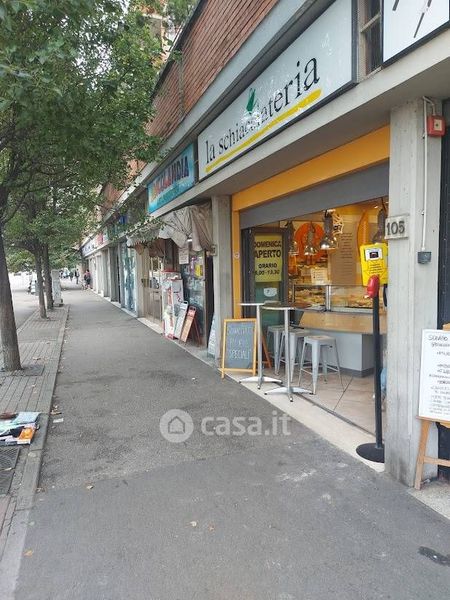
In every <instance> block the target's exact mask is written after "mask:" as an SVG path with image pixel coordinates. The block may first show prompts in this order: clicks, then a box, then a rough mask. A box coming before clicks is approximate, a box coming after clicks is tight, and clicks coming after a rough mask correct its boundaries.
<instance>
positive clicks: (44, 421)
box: [16, 306, 69, 510]
mask: <svg viewBox="0 0 450 600" xmlns="http://www.w3.org/2000/svg"><path fill="white" fill-rule="evenodd" d="M62 311H63V312H64V316H63V318H62V321H61V325H60V327H59V331H58V337H57V338H56V342H55V347H54V349H53V354H52V357H51V359H50V360H49V362H48V364H47V365H46V366H45V374H44V377H45V382H44V385H43V386H42V390H41V393H40V395H39V400H38V409H39V412H40V413H41V416H40V417H39V423H40V427H39V430H38V435H37V436H36V438H37V439H36V440H35V443H34V444H33V445H31V446H30V449H29V451H28V455H27V458H26V462H25V467H24V472H23V476H22V481H21V484H20V489H19V493H18V495H17V504H16V510H25V509H27V508H32V506H33V500H34V494H35V491H36V488H37V483H38V481H39V474H40V471H41V465H42V457H43V453H44V446H45V441H46V439H47V431H48V424H49V421H50V410H51V407H52V398H53V391H54V389H55V383H56V376H57V373H58V367H59V360H60V358H61V352H62V346H63V341H64V332H65V329H66V323H67V318H68V315H69V307H68V306H64V307H62Z"/></svg>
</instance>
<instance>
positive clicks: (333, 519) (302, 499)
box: [16, 286, 450, 600]
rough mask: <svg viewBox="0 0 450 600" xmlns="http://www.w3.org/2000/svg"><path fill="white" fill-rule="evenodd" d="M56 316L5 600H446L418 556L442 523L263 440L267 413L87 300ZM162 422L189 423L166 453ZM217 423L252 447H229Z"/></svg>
mask: <svg viewBox="0 0 450 600" xmlns="http://www.w3.org/2000/svg"><path fill="white" fill-rule="evenodd" d="M64 301H65V303H66V304H70V313H69V320H68V324H67V330H66V338H65V343H64V344H63V353H62V357H61V362H60V370H59V375H58V378H57V384H56V390H55V395H54V405H56V406H57V411H56V412H60V413H61V414H58V416H54V417H53V424H52V425H51V426H50V429H49V435H48V438H47V444H46V449H45V454H44V461H43V469H42V473H41V479H40V483H39V488H38V493H37V495H36V498H35V500H36V501H35V506H34V508H33V509H32V511H31V515H30V519H29V522H28V533H27V537H26V541H25V546H24V549H23V557H22V560H21V568H20V573H19V578H18V583H17V593H16V597H17V598H27V600H50V599H51V600H62V599H64V600H69V599H70V600H91V599H92V600H93V599H105V600H106V599H107V600H116V599H117V600H123V599H124V598H130V599H132V600H141V599H142V600H144V599H145V600H190V599H194V598H195V599H199V600H225V599H227V600H229V599H239V600H263V599H268V600H269V599H270V600H275V599H276V600H306V599H308V600H309V599H311V600H322V599H323V598H328V597H329V598H333V599H339V600H340V599H342V600H344V599H345V600H361V599H364V600H372V599H375V598H392V599H395V600H413V599H414V600H415V599H422V598H430V599H440V598H444V597H447V595H448V590H449V589H450V569H449V568H448V560H447V562H446V561H445V560H441V561H439V560H436V559H430V556H431V558H432V557H433V556H436V557H439V556H441V557H443V559H445V557H446V556H447V555H448V554H449V553H450V542H449V540H450V526H449V523H448V521H447V520H445V519H444V518H442V517H441V516H439V515H438V514H436V513H434V512H433V511H432V510H430V509H428V508H426V507H425V506H424V505H422V504H421V503H420V502H418V501H416V500H415V499H414V498H412V497H411V496H410V495H409V494H408V493H407V490H406V488H404V487H403V486H402V485H400V484H398V483H396V482H394V481H392V480H390V479H389V478H388V477H386V476H383V475H379V474H377V473H375V472H374V471H372V470H371V469H369V468H368V467H366V466H365V465H363V464H362V463H360V462H358V461H356V460H354V459H353V458H351V457H350V456H349V455H347V454H345V453H343V452H341V451H339V450H338V449H336V448H335V447H333V446H331V445H330V444H328V443H327V442H326V441H324V440H322V439H321V438H319V437H318V436H316V435H315V434H314V433H312V432H311V431H310V430H308V429H306V428H305V427H304V426H302V425H300V424H299V423H296V422H289V423H287V425H288V432H289V434H290V435H285V432H284V430H283V428H282V427H281V426H278V427H276V431H275V430H274V428H273V423H274V418H275V419H279V418H280V417H281V415H280V414H278V413H275V414H274V411H273V407H271V405H270V404H268V403H266V402H264V401H262V400H261V398H258V397H257V396H256V395H254V394H253V393H252V392H250V391H248V390H246V389H243V388H242V387H241V386H239V384H237V383H235V382H233V381H231V380H228V379H225V380H224V381H222V380H221V379H220V375H219V373H218V372H217V371H215V370H214V369H212V368H211V367H209V366H207V365H205V364H203V363H202V362H201V361H199V360H197V359H196V358H194V357H192V356H191V355H190V354H189V353H187V352H185V351H184V350H183V349H181V348H179V347H177V345H176V344H174V343H173V342H171V341H168V340H166V339H164V338H162V337H160V336H158V335H157V334H156V333H154V332H153V331H151V330H150V329H148V328H146V327H145V326H144V325H142V324H140V323H139V322H138V321H137V320H136V319H133V318H132V317H130V316H128V315H127V314H125V313H124V312H122V311H121V310H119V309H117V308H116V307H114V306H112V305H111V304H109V303H107V302H106V301H104V300H103V299H101V298H99V297H97V296H96V295H94V294H93V293H92V292H86V291H81V290H78V289H75V287H74V286H72V287H69V289H67V290H66V291H65V292H64ZM170 409H182V410H184V411H186V412H187V413H189V415H190V416H191V417H192V420H193V424H194V431H193V433H192V435H191V436H190V437H189V438H188V439H187V440H186V441H184V442H182V443H173V442H169V441H168V440H167V439H165V438H164V437H163V436H162V435H161V432H160V427H159V423H160V418H161V417H162V415H163V414H164V413H165V412H166V411H168V410H170ZM233 417H241V418H242V422H244V423H248V422H250V421H251V420H252V418H259V419H260V420H261V425H262V432H263V433H264V435H257V434H256V433H255V434H254V435H250V434H249V431H248V430H247V431H246V432H245V433H244V434H240V435H228V433H229V432H227V431H226V429H223V428H222V429H221V428H220V425H219V423H223V422H224V420H225V418H228V419H232V418H233ZM205 418H206V419H209V420H207V421H205ZM61 419H63V421H61ZM201 422H203V423H204V424H205V423H207V424H206V425H204V427H203V429H204V431H206V434H205V433H202V431H201V429H200V423H201ZM266 432H268V433H266Z"/></svg>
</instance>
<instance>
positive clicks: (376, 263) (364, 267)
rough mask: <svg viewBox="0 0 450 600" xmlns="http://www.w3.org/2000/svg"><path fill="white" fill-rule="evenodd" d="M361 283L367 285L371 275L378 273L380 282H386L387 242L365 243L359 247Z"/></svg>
mask: <svg viewBox="0 0 450 600" xmlns="http://www.w3.org/2000/svg"><path fill="white" fill-rule="evenodd" d="M359 251H360V256H361V273H362V280H363V281H362V282H363V285H367V283H368V281H369V278H370V277H371V276H372V275H378V276H379V278H380V284H381V285H384V284H386V283H387V282H388V260H387V258H388V247H387V244H384V243H380V244H365V245H362V246H360V247H359Z"/></svg>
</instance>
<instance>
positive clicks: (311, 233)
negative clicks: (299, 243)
mask: <svg viewBox="0 0 450 600" xmlns="http://www.w3.org/2000/svg"><path fill="white" fill-rule="evenodd" d="M315 235H316V228H315V227H314V225H313V223H312V221H310V223H309V229H308V235H307V236H306V244H305V248H304V250H303V254H304V255H305V256H315V255H316V254H318V253H319V250H318V249H317V248H316V246H315V244H314V238H315Z"/></svg>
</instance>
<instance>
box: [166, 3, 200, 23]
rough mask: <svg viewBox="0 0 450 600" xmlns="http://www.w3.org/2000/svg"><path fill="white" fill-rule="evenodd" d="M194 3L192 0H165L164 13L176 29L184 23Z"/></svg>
mask: <svg viewBox="0 0 450 600" xmlns="http://www.w3.org/2000/svg"><path fill="white" fill-rule="evenodd" d="M194 4H195V2H193V1H192V0H167V4H166V15H167V17H168V18H169V19H170V21H171V22H172V23H173V25H174V27H175V29H176V30H179V29H181V27H182V26H183V25H184V24H185V23H186V21H187V19H188V17H189V15H190V13H191V11H192V9H193V7H194Z"/></svg>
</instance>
